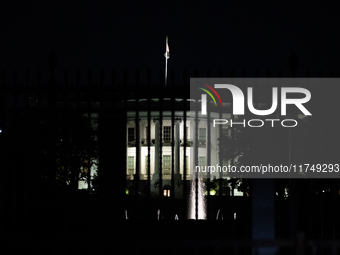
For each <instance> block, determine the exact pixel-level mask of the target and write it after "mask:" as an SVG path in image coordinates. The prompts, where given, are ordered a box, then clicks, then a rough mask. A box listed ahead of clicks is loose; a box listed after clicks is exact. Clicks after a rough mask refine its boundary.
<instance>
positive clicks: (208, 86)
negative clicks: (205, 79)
mask: <svg viewBox="0 0 340 255" xmlns="http://www.w3.org/2000/svg"><path fill="white" fill-rule="evenodd" d="M197 83H201V84H203V85H205V86H206V87H207V88H209V89H210V90H212V91H213V92H214V93H215V95H216V96H217V98H218V100H219V101H220V104H221V105H222V101H221V98H220V96H219V95H218V93H217V92H216V90H215V89H214V88H213V87H211V86H210V85H208V84H205V83H202V82H197ZM198 88H199V89H201V90H203V91H204V92H206V93H207V94H208V95H209V96H210V97H211V98H212V99H213V100H214V103H215V105H216V106H217V104H216V100H215V98H214V96H213V95H212V94H211V93H210V92H209V91H208V90H206V89H203V88H200V87H198Z"/></svg>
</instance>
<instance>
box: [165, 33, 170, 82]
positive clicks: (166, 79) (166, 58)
mask: <svg viewBox="0 0 340 255" xmlns="http://www.w3.org/2000/svg"><path fill="white" fill-rule="evenodd" d="M169 52H170V50H169V45H168V36H167V37H166V40H165V54H164V57H165V87H166V85H167V82H168V59H169V58H170V53H169Z"/></svg>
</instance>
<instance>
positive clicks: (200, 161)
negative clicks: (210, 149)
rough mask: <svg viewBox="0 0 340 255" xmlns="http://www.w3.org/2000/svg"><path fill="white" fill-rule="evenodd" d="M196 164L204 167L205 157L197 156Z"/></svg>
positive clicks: (205, 164)
mask: <svg viewBox="0 0 340 255" xmlns="http://www.w3.org/2000/svg"><path fill="white" fill-rule="evenodd" d="M198 165H199V166H200V167H205V166H207V163H206V158H205V157H198Z"/></svg>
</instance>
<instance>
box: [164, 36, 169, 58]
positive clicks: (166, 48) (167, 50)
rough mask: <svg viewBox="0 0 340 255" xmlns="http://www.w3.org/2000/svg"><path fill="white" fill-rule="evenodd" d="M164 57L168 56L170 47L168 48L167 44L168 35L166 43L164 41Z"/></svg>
mask: <svg viewBox="0 0 340 255" xmlns="http://www.w3.org/2000/svg"><path fill="white" fill-rule="evenodd" d="M164 57H165V58H166V59H169V58H170V48H169V44H168V37H166V43H165V54H164Z"/></svg>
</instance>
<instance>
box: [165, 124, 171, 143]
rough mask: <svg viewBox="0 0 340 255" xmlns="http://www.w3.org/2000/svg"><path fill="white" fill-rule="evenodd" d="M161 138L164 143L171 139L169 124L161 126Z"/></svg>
mask: <svg viewBox="0 0 340 255" xmlns="http://www.w3.org/2000/svg"><path fill="white" fill-rule="evenodd" d="M163 139H164V143H170V141H171V126H164V127H163Z"/></svg>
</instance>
